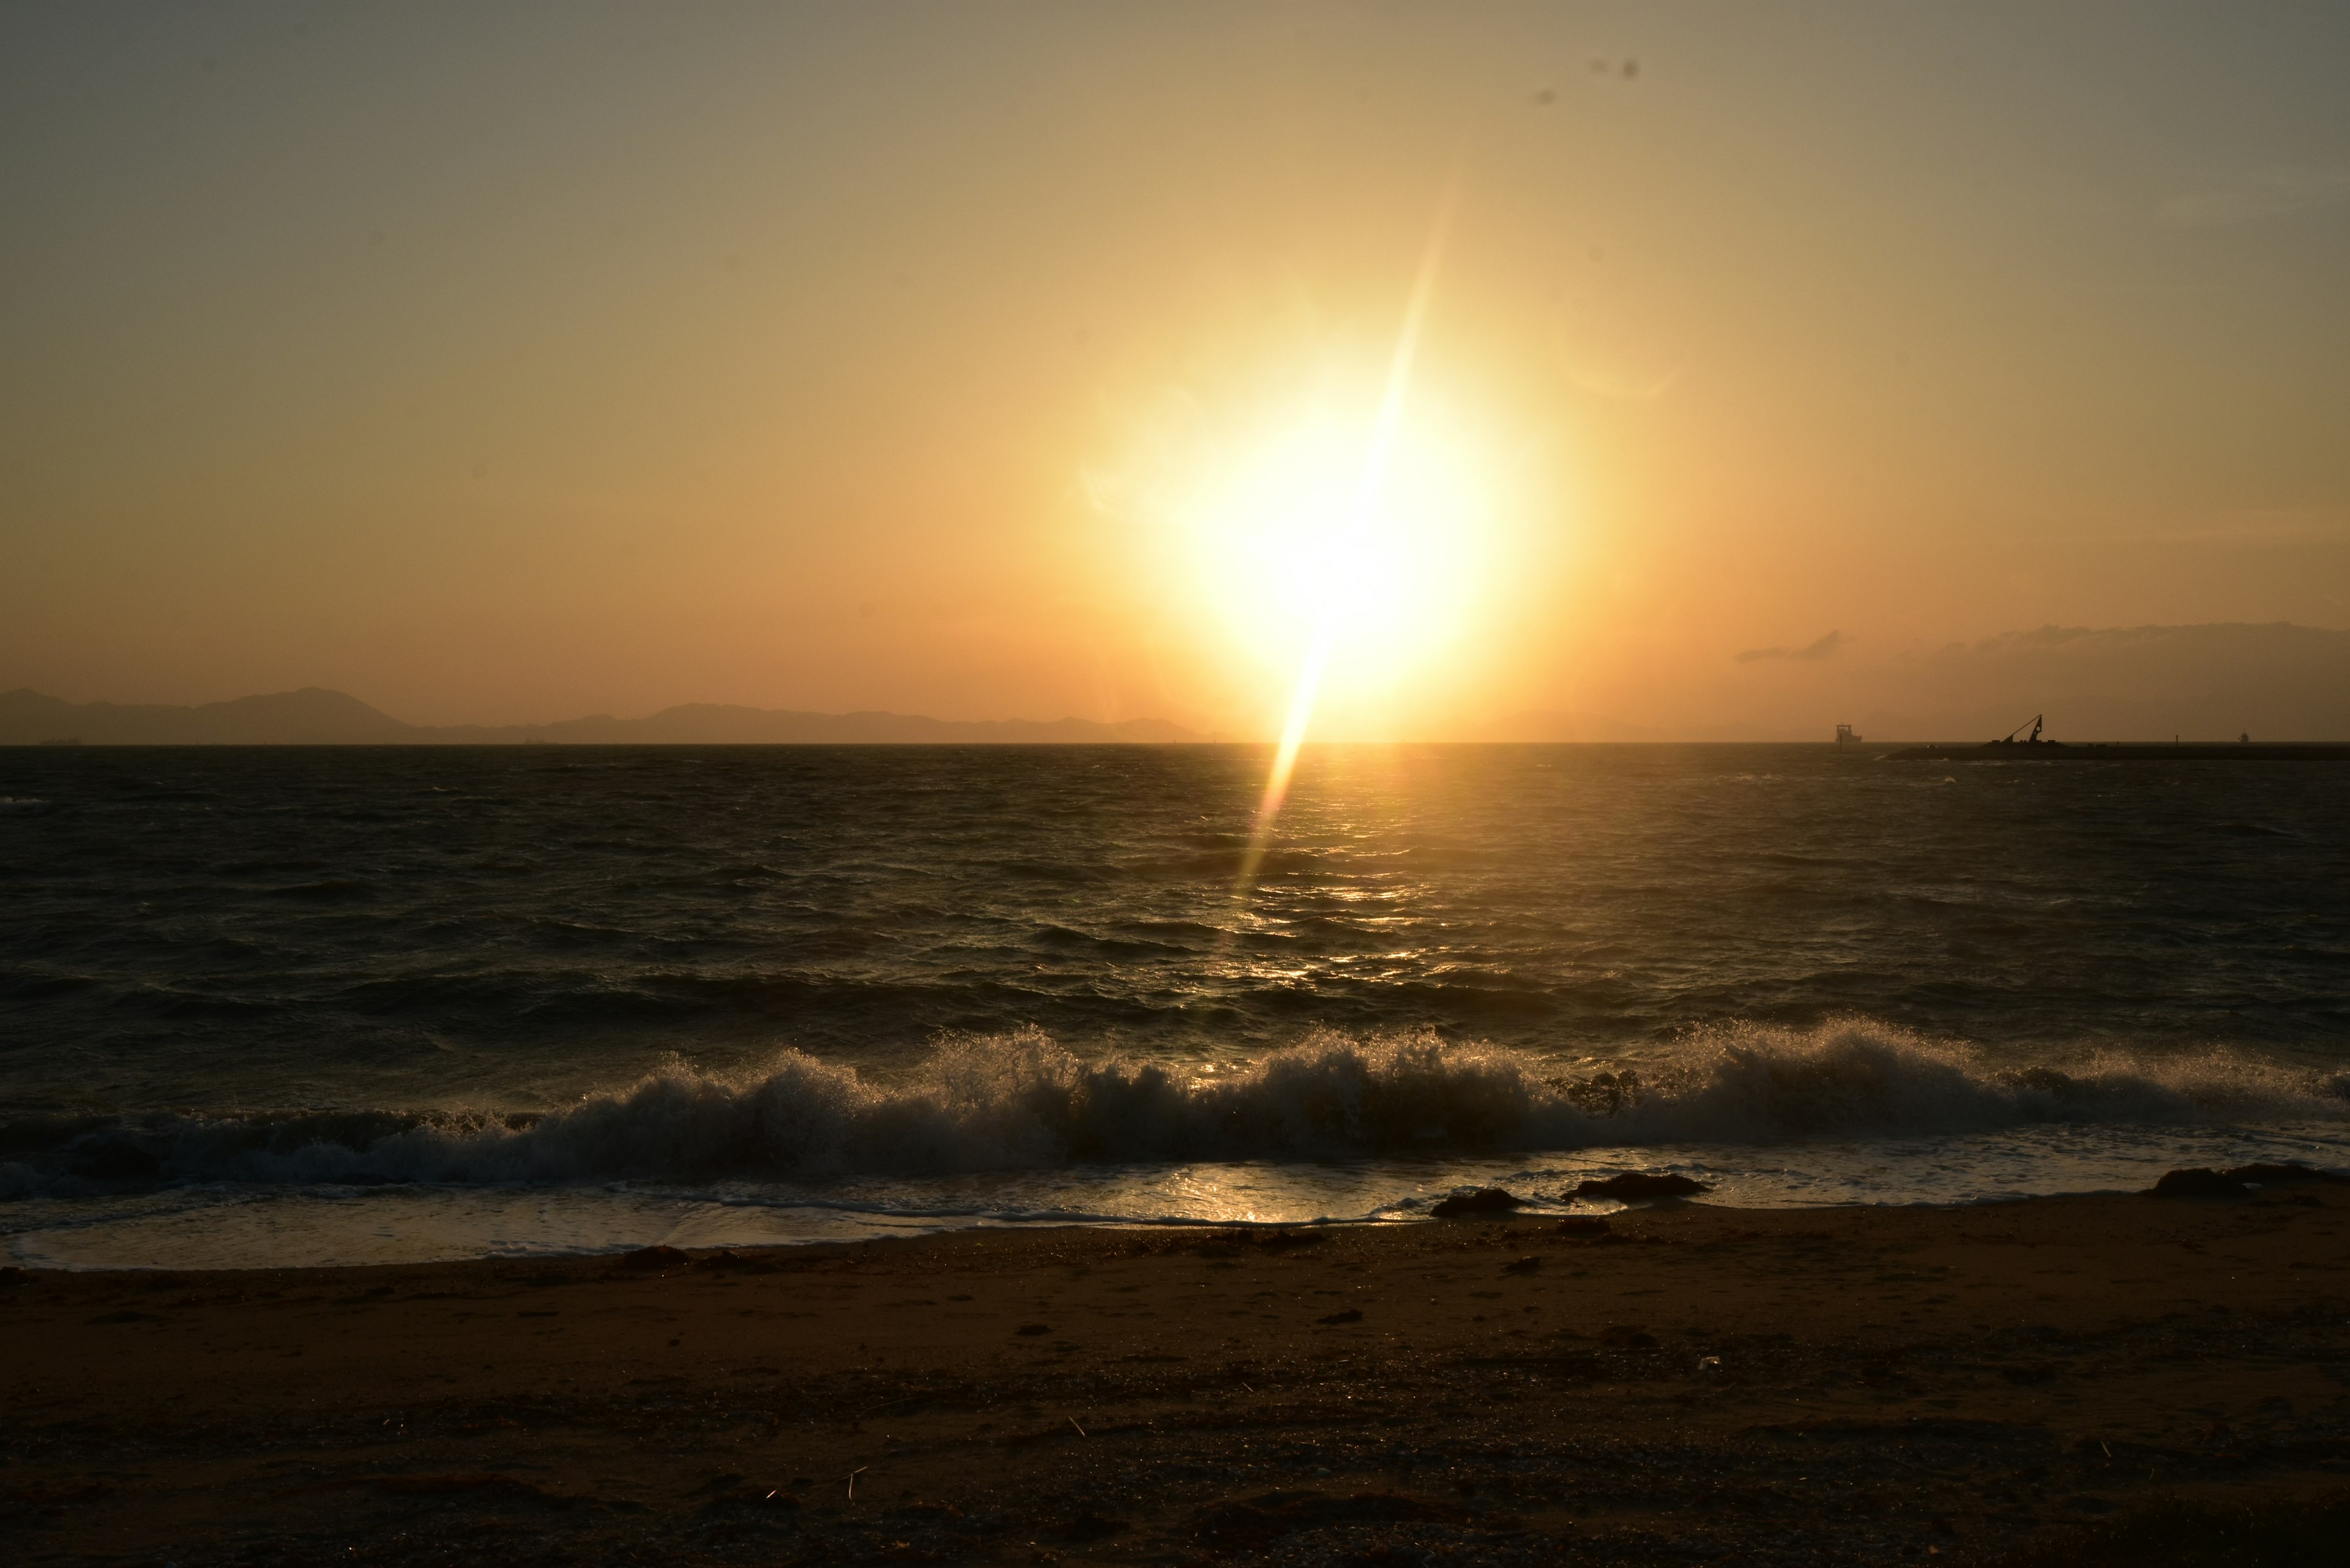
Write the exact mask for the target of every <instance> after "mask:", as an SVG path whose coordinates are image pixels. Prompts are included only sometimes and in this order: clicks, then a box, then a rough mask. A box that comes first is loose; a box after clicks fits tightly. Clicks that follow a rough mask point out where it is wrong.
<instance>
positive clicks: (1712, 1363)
mask: <svg viewBox="0 0 2350 1568" xmlns="http://www.w3.org/2000/svg"><path fill="white" fill-rule="evenodd" d="M1697 1369H1698V1370H1699V1371H1700V1372H1719V1371H1721V1357H1720V1356H1719V1355H1700V1356H1699V1357H1698V1358H1697Z"/></svg>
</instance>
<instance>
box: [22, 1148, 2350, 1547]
mask: <svg viewBox="0 0 2350 1568" xmlns="http://www.w3.org/2000/svg"><path fill="white" fill-rule="evenodd" d="M2345 1218H2350V1188H2345V1187H2343V1186H2340V1185H2332V1184H2324V1183H2317V1182H2309V1183H2295V1184H2293V1185H2291V1186H2289V1187H2280V1186H2271V1187H2269V1188H2267V1189H2263V1190H2262V1191H2261V1192H2259V1193H2258V1194H2257V1195H2256V1196H2253V1197H2251V1198H2249V1199H2238V1200H2233V1201H2229V1200H2165V1199H2153V1198H2150V1197H2142V1196H2101V1197H2087V1198H2074V1199H2038V1200H2033V1201H2028V1202H2020V1203H2012V1204H2004V1205H1997V1206H1988V1207H1970V1208H1960V1209H1841V1210H1804V1211H1793V1210H1774V1211H1740V1210H1728V1209H1722V1208H1716V1207H1711V1206H1708V1205H1705V1204H1703V1203H1690V1204H1679V1205H1666V1206H1661V1207H1658V1208H1652V1209H1645V1210H1629V1211H1627V1212H1624V1213H1621V1214H1618V1215H1617V1216H1615V1217H1614V1218H1613V1219H1612V1220H1610V1221H1608V1222H1607V1224H1606V1225H1605V1227H1604V1228H1601V1227H1600V1226H1598V1225H1596V1224H1595V1223H1594V1222H1593V1221H1590V1220H1582V1221H1567V1222H1565V1228H1564V1229H1563V1228H1562V1223H1561V1221H1559V1220H1557V1219H1555V1217H1553V1218H1544V1219H1532V1218H1498V1219H1481V1220H1446V1221H1437V1222H1431V1223H1425V1224H1414V1225H1386V1226H1377V1227H1371V1226H1364V1227H1355V1228H1347V1229H1340V1230H1336V1231H1321V1232H1314V1231H1203V1230H1180V1231H1171V1230H1074V1229H1073V1230H1058V1231H1018V1232H1014V1231H993V1232H975V1233H973V1232H966V1233H962V1234H956V1235H944V1236H937V1237H931V1238H926V1239H918V1240H908V1241H885V1242H878V1243H868V1244H863V1245H857V1246H851V1247H810V1248H802V1249H791V1250H780V1251H770V1252H765V1253H758V1254H725V1253H721V1254H704V1255H689V1254H685V1253H681V1252H658V1251H657V1252H653V1253H639V1254H633V1255H628V1256H623V1257H619V1258H597V1259H577V1260H567V1261H530V1262H498V1261H492V1262H467V1263H459V1264H450V1265H439V1266H423V1267H402V1268H388V1269H349V1270H313V1271H292V1272H213V1273H195V1272H172V1273H85V1274H64V1273H49V1272H26V1271H10V1272H8V1274H7V1276H6V1282H5V1285H0V1324H5V1334H4V1335H0V1338H4V1339H5V1344H6V1345H7V1346H8V1351H7V1354H6V1355H5V1357H0V1410H5V1417H0V1418H5V1430H0V1455H5V1460H0V1555H5V1556H6V1557H8V1558H9V1559H11V1560H13V1561H17V1562H25V1563H68V1562H70V1563H179V1564H182V1568H186V1565H189V1564H194V1563H323V1562H327V1561H330V1560H331V1561H335V1562H348V1563H449V1562H464V1563H473V1562H491V1561H495V1562H500V1563H541V1562H546V1563H553V1562H606V1561H614V1562H636V1563H666V1562H672V1561H719V1562H734V1561H743V1562H760V1563H779V1562H800V1563H833V1562H854V1561H864V1560H886V1561H892V1562H897V1561H927V1562H965V1561H983V1562H987V1561H1001V1562H1021V1563H1026V1562H1066V1563H1128V1562H1134V1563H1141V1562H1151V1563H1161V1562H1210V1561H1226V1560H1232V1561H1263V1562H1280V1563H1324V1562H1329V1563H1341V1562H1343V1563H1418V1562H1435V1561H1440V1560H1459V1561H1473V1562H1492V1563H1513V1562H1537V1561H1540V1562H1552V1561H1558V1560H1561V1559H1562V1558H1568V1559H1571V1560H1574V1561H1578V1562H1581V1561H1592V1562H1624V1563H1650V1562H1656V1563H1665V1562H1702V1561H1715V1560H1733V1561H1738V1562H1760V1563H1778V1562H1787V1563H1797V1562H1802V1563H1844V1562H1855V1563H1856V1562H1862V1561H1867V1562H1883V1561H1886V1560H1887V1559H1888V1558H1915V1559H1920V1560H1922V1559H1925V1558H1927V1557H1929V1556H1931V1557H1938V1558H1941V1559H1947V1560H1950V1561H1966V1562H1978V1561H1996V1560H2002V1559H2004V1558H2006V1557H2008V1556H2010V1555H2012V1554H2014V1553H2016V1552H2032V1551H2044V1550H2050V1549H2057V1548H2061V1547H2062V1545H2063V1543H2064V1542H2066V1541H2067V1540H2068V1539H2071V1538H2072V1537H2071V1535H2070V1534H2069V1533H2068V1532H2078V1531H2080V1530H2083V1529H2085V1528H2087V1529H2094V1528H2095V1527H2096V1525H2097V1524H2098V1522H2099V1521H2109V1520H2112V1519H2115V1518H2120V1517H2126V1516H2127V1515H2128V1513H2129V1512H2130V1511H2132V1510H2134V1509H2138V1508H2142V1507H2143V1506H2145V1505H2146V1504H2147V1503H2149V1502H2150V1501H2154V1500H2157V1499H2167V1498H2176V1497H2182V1496H2183V1497H2187V1498H2189V1499H2203V1500H2211V1499H2220V1500H2244V1501H2252V1502H2255V1503H2257V1504H2260V1505H2262V1506H2267V1505H2271V1504H2274V1503H2276V1502H2278V1501H2280V1500H2296V1499H2298V1500H2306V1499H2311V1498H2322V1497H2325V1496H2328V1495H2331V1494H2334V1493H2335V1492H2338V1490H2340V1489H2341V1488H2342V1487H2343V1486H2344V1484H2345V1473H2346V1472H2350V1269H2345V1262H2350V1250H2345V1245H2344V1221H2345Z"/></svg>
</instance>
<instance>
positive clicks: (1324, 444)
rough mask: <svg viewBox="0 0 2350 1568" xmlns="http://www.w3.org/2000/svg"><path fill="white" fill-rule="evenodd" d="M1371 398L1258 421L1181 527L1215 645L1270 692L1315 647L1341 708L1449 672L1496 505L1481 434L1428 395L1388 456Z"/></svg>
mask: <svg viewBox="0 0 2350 1568" xmlns="http://www.w3.org/2000/svg"><path fill="white" fill-rule="evenodd" d="M1361 401H1363V400H1356V406H1354V407H1351V408H1350V407H1347V405H1346V403H1345V402H1343V401H1341V400H1337V399H1335V398H1323V399H1317V400H1300V402H1299V403H1298V404H1297V405H1296V406H1295V407H1293V408H1290V409H1287V410H1280V411H1278V412H1274V413H1271V414H1270V415H1269V416H1265V417H1261V418H1260V419H1259V420H1258V421H1254V422H1253V423H1252V424H1251V425H1250V426H1249V427H1247V428H1246V429H1244V430H1243V431H1242V432H1241V433H1240V434H1239V435H1238V437H1237V438H1236V439H1235V440H1233V441H1232V442H1231V443H1230V445H1229V446H1228V447H1227V448H1226V449H1225V450H1224V451H1222V452H1220V453H1218V454H1217V458H1218V460H1217V461H1215V462H1212V463H1211V464H1210V465H1209V467H1208V470H1207V472H1204V473H1202V474H1201V476H1200V483H1199V485H1198V488H1197V490H1196V491H1195V493H1193V494H1192V495H1191V497H1190V498H1189V499H1188V504H1185V505H1184V506H1182V507H1181V508H1180V512H1179V514H1178V516H1177V518H1176V519H1175V522H1176V525H1177V527H1178V528H1179V529H1180V533H1181V535H1182V544H1183V549H1184V554H1185V555H1186V556H1188V559H1187V560H1186V562H1185V569H1186V575H1187V576H1188V577H1189V586H1190V587H1191V592H1192V595H1193V596H1194V597H1196V600H1197V602H1198V603H1199V605H1200V606H1201V609H1202V610H1203V611H1204V612H1205V615H1206V618H1208V619H1209V620H1210V622H1211V624H1212V625H1213V627H1214V628H1215V630H1216V633H1217V635H1218V636H1219V637H1220V638H1221V639H1222V640H1223V641H1224V642H1225V643H1227V644H1228V645H1229V646H1230V647H1232V649H1236V650H1237V651H1238V652H1239V654H1240V655H1241V656H1242V657H1243V659H1247V660H1249V661H1251V662H1253V663H1255V664H1258V665H1261V666H1263V668H1264V669H1265V670H1266V671H1267V673H1268V674H1271V675H1273V676H1274V677H1275V678H1276V679H1275V681H1274V684H1275V686H1276V687H1279V686H1280V685H1281V684H1282V683H1283V682H1284V681H1285V680H1288V679H1290V678H1294V677H1295V675H1296V674H1297V673H1298V672H1299V670H1300V665H1301V661H1302V660H1305V659H1310V658H1312V657H1313V656H1314V652H1315V648H1316V647H1317V645H1318V646H1319V647H1321V648H1322V649H1323V650H1324V653H1325V667H1324V670H1323V672H1322V677H1321V684H1322V695H1323V697H1324V699H1325V700H1326V701H1333V702H1344V701H1349V700H1353V699H1360V698H1364V697H1368V696H1375V695H1378V694H1382V693H1389V694H1391V693H1394V692H1395V691H1398V690H1399V688H1403V687H1408V686H1411V685H1414V684H1417V683H1421V682H1424V680H1427V679H1428V678H1430V677H1431V676H1436V675H1439V674H1440V673H1441V670H1440V669H1439V668H1438V667H1439V666H1440V664H1441V662H1442V661H1443V660H1444V659H1445V658H1446V657H1447V655H1448V654H1450V653H1451V652H1452V651H1454V650H1455V649H1456V648H1457V646H1458V645H1459V644H1460V643H1461V641H1462V640H1463V639H1465V638H1467V637H1468V636H1469V635H1470V634H1471V631H1472V629H1473V620H1474V614H1475V610H1476V607H1477V603H1478V600H1479V597H1480V595H1481V592H1482V589H1483V588H1484V587H1486V586H1487V580H1488V577H1489V575H1490V572H1491V568H1492V554H1493V551H1492V535H1493V532H1494V522H1495V516H1494V505H1493V498H1492V495H1491V493H1489V486H1488V482H1487V480H1486V476H1485V472H1484V465H1482V464H1481V463H1480V462H1479V461H1478V458H1479V453H1478V452H1477V451H1476V444H1477V443H1476V442H1475V441H1474V439H1473V437H1472V434H1471V432H1470V431H1466V430H1464V429H1461V428H1460V426H1459V424H1458V422H1457V421H1456V419H1454V418H1453V417H1451V414H1452V410H1448V409H1446V408H1443V407H1442V406H1441V405H1437V404H1432V403H1431V401H1430V400H1428V399H1426V398H1422V399H1421V400H1419V404H1418V406H1417V407H1416V408H1414V409H1412V410H1409V415H1408V417H1406V418H1404V419H1401V420H1399V421H1396V423H1395V426H1394V429H1393V431H1391V432H1390V433H1388V435H1387V437H1386V441H1387V445H1386V450H1385V452H1383V453H1381V452H1378V444H1379V442H1380V440H1381V432H1380V431H1379V430H1378V422H1377V420H1376V418H1375V417H1373V413H1372V411H1371V410H1365V409H1363V408H1362V407H1361V406H1360V403H1361ZM1283 695H1286V693H1285V692H1284V693H1283Z"/></svg>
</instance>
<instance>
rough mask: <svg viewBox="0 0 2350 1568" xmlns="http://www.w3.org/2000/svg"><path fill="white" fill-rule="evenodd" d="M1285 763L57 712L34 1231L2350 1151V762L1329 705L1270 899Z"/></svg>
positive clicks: (904, 1212)
mask: <svg viewBox="0 0 2350 1568" xmlns="http://www.w3.org/2000/svg"><path fill="white" fill-rule="evenodd" d="M1266 764H1267V751H1266V750H1265V749H1264V748H1259V747H1246V746H1232V747H1221V746H1166V747H1154V746H1103V747H1086V746H1058V747H1021V746H968V747H814V746H811V747H708V748H696V747H641V748H626V747H615V748H596V747H570V746H516V747H480V748H471V747H412V748H364V747H335V748H330V747H318V748H282V749H281V748H227V747H220V748H186V749H160V748H159V749H133V748H101V747H82V748H68V747H57V748H41V749H27V748H16V749H11V750H6V751H0V1237H5V1249H6V1251H7V1252H8V1254H9V1255H10V1257H11V1258H12V1259H14V1260H15V1261H16V1262H22V1263H28V1264H40V1265H44V1266H60V1267H91V1268H99V1267H243V1266H265V1265H268V1266H275V1265H286V1264H326V1263H354V1262H402V1261H421V1260H425V1259H439V1258H456V1257H470V1256H491V1255H519V1254H533V1253H575V1252H594V1251H612V1250H619V1249H625V1248H633V1247H640V1246H645V1245H648V1244H652V1243H659V1242H666V1243H670V1244H672V1245H680V1246H702V1245H720V1244H728V1245H762V1244H771V1243H784V1242H794V1241H820V1240H841V1239H850V1238H858V1237H866V1236H874V1235H881V1234H889V1233H898V1232H903V1231H921V1230H935V1229H940V1228H949V1227H962V1226H980V1225H1018V1224H1035V1223H1045V1222H1050V1223H1070V1222H1117V1223H1163V1222H1172V1221H1200V1220H1214V1221H1243V1222H1255V1223H1274V1222H1281V1223H1303V1222H1309V1221H1317V1220H1326V1221H1367V1220H1409V1219H1411V1218H1414V1217H1416V1216H1420V1215H1424V1214H1425V1213H1426V1212H1427V1210H1428V1208H1429V1206H1430V1204H1431V1203H1432V1202H1433V1201H1434V1200H1435V1199H1438V1198H1440V1197H1441V1196H1442V1195H1443V1194H1445V1193H1446V1192H1449V1191H1451V1190H1452V1189H1455V1188H1456V1187H1460V1186H1463V1185H1469V1184H1488V1183H1492V1184H1499V1185H1503V1186H1506V1187H1508V1188H1510V1189H1512V1190H1513V1191H1514V1192H1517V1193H1519V1194H1521V1195H1523V1196H1525V1197H1527V1198H1529V1199H1534V1200H1535V1201H1536V1202H1537V1203H1540V1204H1543V1205H1546V1206H1550V1207H1565V1206H1566V1205H1568V1204H1570V1203H1572V1202H1573V1199H1572V1198H1571V1197H1570V1196H1569V1195H1568V1189H1571V1188H1572V1187H1573V1185H1574V1184H1575V1182H1576V1181H1578V1180H1580V1179H1585V1178H1586V1177H1591V1176H1605V1175H1607V1174H1612V1173H1615V1172H1618V1171H1624V1170H1670V1171H1677V1172H1680V1173H1683V1174H1687V1175H1690V1176H1691V1177H1693V1178H1696V1179H1700V1180H1702V1181H1705V1182H1707V1183H1709V1184H1710V1185H1711V1188H1712V1189H1713V1190H1712V1199H1713V1200H1716V1201H1723V1202H1732V1203H1742V1204H1765V1205H1790V1204H1820V1203H1877V1204H1908V1203H1953V1202H1981V1201H1992V1200H1998V1199H2008V1198H2013V1197H2019V1196H2023V1195H2027V1194H2033V1193H2043V1192H2059V1191H2086V1190H2104V1189H2126V1188H2135V1187H2144V1186H2146V1185H2147V1184H2149V1183H2150V1182H2151V1180H2152V1179H2153V1178H2154V1177H2155V1176H2157V1175H2158V1174H2159V1173H2160V1172H2161V1171H2162V1170H2164V1169H2166V1168H2171V1167H2174V1166H2178V1165H2188V1164H2210V1163H2234V1162H2238V1161H2241V1160H2248V1159H2255V1158H2258V1159H2302V1160H2307V1161H2311V1162H2313V1163H2316V1164H2320V1165H2327V1166H2335V1167H2343V1166H2350V789H2345V785H2350V770H2345V769H2341V768H2336V767H2332V766H2326V765H2298V766H2294V765H2275V764H2265V765H2264V764H2257V763H2247V764H2241V765H2230V764H2228V763H2179V764H2176V765H2168V764H2140V765H2136V766H2102V765H2091V764H2079V765H2069V766H2060V765H2051V764H2045V763H2030V762H1980V763H1976V762H1966V763H1946V762H1936V763H1894V762H1888V761H1884V760H1880V758H1879V757H1878V755H1877V753H1876V752H1874V751H1872V750H1868V749H1865V748H1856V749H1854V750H1852V751H1847V752H1839V751H1837V750H1835V749H1834V748H1832V747H1827V746H1819V745H1687V746H1680V745H1655V746H1641V745H1590V746H1572V745H1567V746H1491V747H1484V746H1326V747H1309V748H1307V750H1306V752H1305V756H1304V759H1303V761H1302V763H1301V764H1300V767H1299V771H1298V774H1297V778H1296V781H1295V785H1294V786H1293V789H1292V791H1291V794H1290V796H1289V799H1288V802H1287V805H1286V806H1285V808H1284V811H1283V813H1282V815H1281V816H1280V819H1279V821H1278V823H1277V825H1276V826H1275V828H1274V832H1273V834H1272V836H1271V839H1270V842H1269V845H1268V846H1267V848H1266V850H1265V852H1264V854H1263V859H1262V861H1261V863H1259V864H1257V865H1256V866H1255V867H1254V871H1253V875H1251V876H1247V877H1245V878H1244V877H1243V873H1244V871H1245V870H1246V869H1247V867H1248V866H1249V863H1250V859H1251V856H1250V849H1249V844H1250V832H1251V824H1252V818H1253V812H1254V809H1255V806H1256V803H1257V799H1258V795H1259V793H1260V791H1261V790H1262V788H1263V778H1264V772H1265V768H1266ZM1583 1207H1584V1208H1585V1209H1586V1210H1588V1209H1591V1208H1593V1207H1594V1205H1592V1204H1591V1203H1589V1202H1587V1201H1586V1203H1585V1204H1584V1205H1583ZM1596 1207H1599V1208H1605V1207H1606V1205H1604V1204H1602V1205H1597V1206H1596Z"/></svg>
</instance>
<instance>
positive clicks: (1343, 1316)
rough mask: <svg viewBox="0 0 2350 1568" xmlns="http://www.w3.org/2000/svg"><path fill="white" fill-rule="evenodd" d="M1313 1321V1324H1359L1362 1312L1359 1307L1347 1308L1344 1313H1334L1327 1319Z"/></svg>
mask: <svg viewBox="0 0 2350 1568" xmlns="http://www.w3.org/2000/svg"><path fill="white" fill-rule="evenodd" d="M1314 1321H1315V1323H1360V1322H1362V1321H1363V1311H1362V1309H1361V1308H1360V1307H1348V1308H1347V1310H1346V1311H1345V1312H1334V1313H1332V1314H1330V1315H1329V1316H1328V1317H1317V1318H1315V1320H1314Z"/></svg>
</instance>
